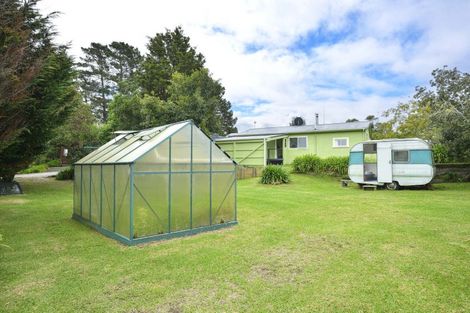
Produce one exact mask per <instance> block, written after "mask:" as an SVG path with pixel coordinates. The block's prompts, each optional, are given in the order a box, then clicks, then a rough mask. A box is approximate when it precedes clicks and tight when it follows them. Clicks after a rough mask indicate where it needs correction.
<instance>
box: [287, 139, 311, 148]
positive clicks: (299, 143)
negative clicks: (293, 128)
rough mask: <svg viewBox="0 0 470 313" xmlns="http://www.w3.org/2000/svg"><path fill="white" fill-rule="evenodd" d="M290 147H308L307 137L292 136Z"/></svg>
mask: <svg viewBox="0 0 470 313" xmlns="http://www.w3.org/2000/svg"><path fill="white" fill-rule="evenodd" d="M289 148H291V149H306V148H307V137H305V136H304V137H290V138H289Z"/></svg>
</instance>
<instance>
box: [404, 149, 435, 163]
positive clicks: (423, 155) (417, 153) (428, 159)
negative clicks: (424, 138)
mask: <svg viewBox="0 0 470 313" xmlns="http://www.w3.org/2000/svg"><path fill="white" fill-rule="evenodd" d="M409 163H410V164H429V165H432V151H431V150H410V162H409Z"/></svg>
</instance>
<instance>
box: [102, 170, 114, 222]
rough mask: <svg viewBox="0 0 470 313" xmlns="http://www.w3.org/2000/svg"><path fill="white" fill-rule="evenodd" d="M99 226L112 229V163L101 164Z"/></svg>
mask: <svg viewBox="0 0 470 313" xmlns="http://www.w3.org/2000/svg"><path fill="white" fill-rule="evenodd" d="M102 174H103V178H102V185H101V188H102V189H101V191H102V195H101V210H102V211H101V214H102V216H101V227H103V228H104V229H107V230H109V231H113V207H114V165H103V166H102Z"/></svg>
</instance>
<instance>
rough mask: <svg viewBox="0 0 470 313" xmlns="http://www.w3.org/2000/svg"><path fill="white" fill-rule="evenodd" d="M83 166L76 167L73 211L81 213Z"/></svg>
mask: <svg viewBox="0 0 470 313" xmlns="http://www.w3.org/2000/svg"><path fill="white" fill-rule="evenodd" d="M80 168H81V166H75V167H74V179H73V213H74V214H77V215H80V201H81V200H80V195H81V189H82V186H81V175H80V174H81V171H80Z"/></svg>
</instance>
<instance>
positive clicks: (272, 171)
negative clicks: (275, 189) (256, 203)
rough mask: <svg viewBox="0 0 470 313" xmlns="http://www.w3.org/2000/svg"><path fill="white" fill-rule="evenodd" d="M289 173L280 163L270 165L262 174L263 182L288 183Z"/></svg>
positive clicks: (270, 183) (271, 183) (273, 183)
mask: <svg viewBox="0 0 470 313" xmlns="http://www.w3.org/2000/svg"><path fill="white" fill-rule="evenodd" d="M288 182H289V173H288V172H287V170H286V169H285V168H283V167H282V166H280V165H268V166H266V167H265V168H264V169H263V173H262V174H261V183H262V184H269V185H279V184H287V183H288Z"/></svg>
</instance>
